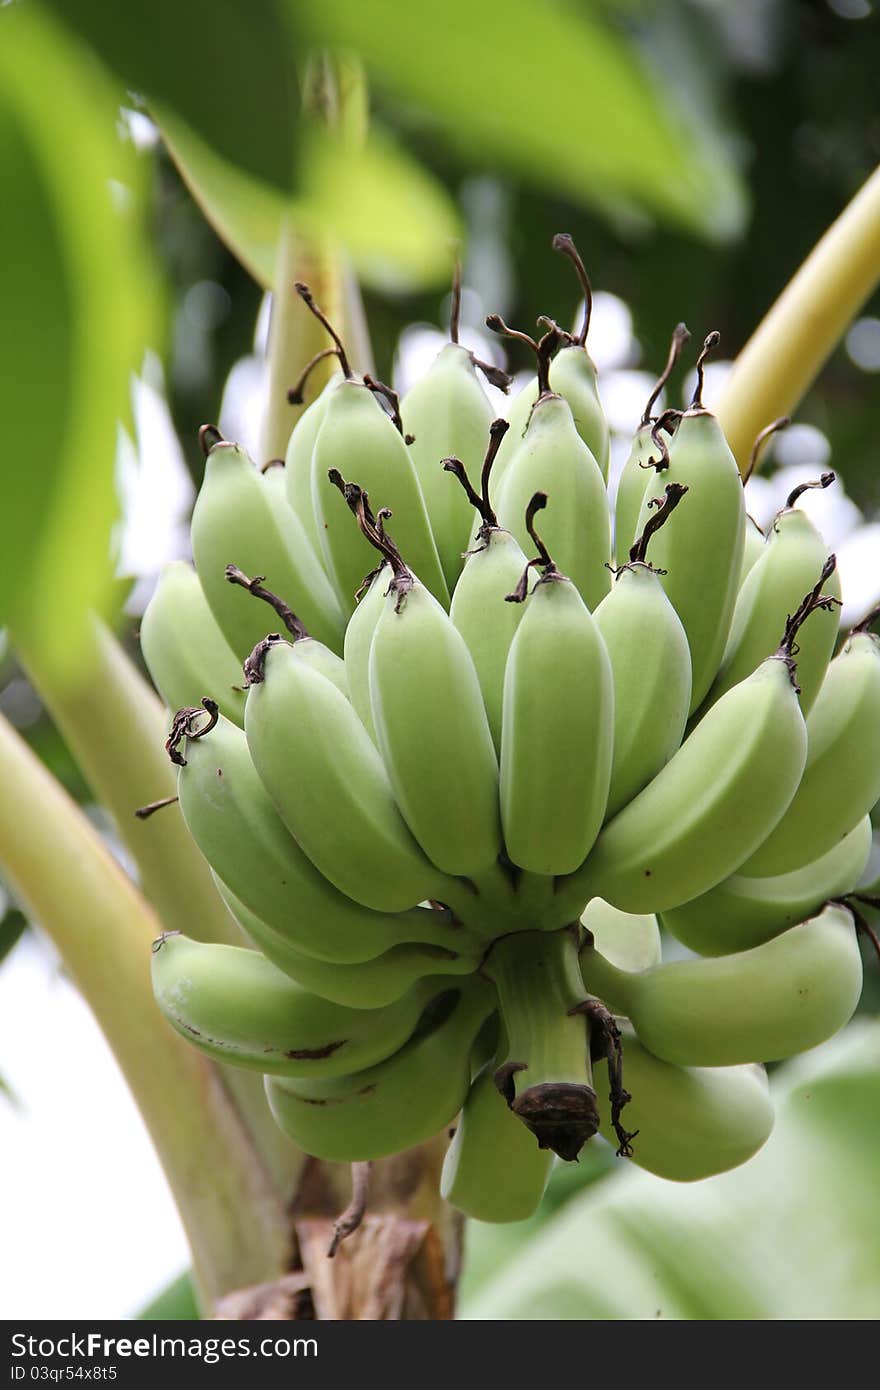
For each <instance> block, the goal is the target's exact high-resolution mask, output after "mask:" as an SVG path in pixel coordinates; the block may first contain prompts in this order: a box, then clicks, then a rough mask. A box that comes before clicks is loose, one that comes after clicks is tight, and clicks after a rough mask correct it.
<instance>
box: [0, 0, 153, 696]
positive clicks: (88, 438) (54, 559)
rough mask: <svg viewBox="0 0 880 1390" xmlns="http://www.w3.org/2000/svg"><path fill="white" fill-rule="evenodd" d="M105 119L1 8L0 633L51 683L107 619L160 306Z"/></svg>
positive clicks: (76, 80) (118, 150)
mask: <svg viewBox="0 0 880 1390" xmlns="http://www.w3.org/2000/svg"><path fill="white" fill-rule="evenodd" d="M47 93H51V99H47ZM117 120H118V114H117V105H116V101H115V97H114V94H113V92H112V91H111V90H110V89H109V88H108V86H107V84H106V82H105V81H104V79H103V78H102V77H101V75H100V73H99V72H98V71H97V69H96V66H95V64H94V61H93V60H92V59H91V58H90V57H89V55H88V54H85V53H84V52H83V50H82V49H81V48H80V46H79V45H78V44H76V43H74V42H73V41H71V40H70V39H69V38H68V37H67V36H66V34H65V33H64V32H63V31H62V30H61V29H60V27H59V26H58V25H57V24H56V23H55V21H54V20H51V19H50V18H49V17H48V16H47V15H46V14H45V13H44V12H42V11H40V10H38V9H35V8H33V7H30V6H28V7H19V6H10V7H7V8H4V9H3V10H2V11H0V166H2V168H3V171H4V189H3V192H4V199H3V202H4V217H3V223H2V232H0V238H2V245H0V304H2V306H3V333H2V335H0V382H2V385H3V393H4V406H3V436H4V438H3V443H4V452H3V475H4V476H3V506H2V508H0V553H2V554H3V566H2V571H0V621H8V622H9V625H10V627H11V628H12V630H13V633H14V632H15V630H16V629H21V628H26V629H27V630H28V632H29V634H30V636H31V639H32V641H33V642H34V643H35V644H36V645H37V646H38V647H40V648H43V649H45V650H46V651H47V653H48V654H49V656H50V658H51V661H52V663H53V664H55V665H56V666H57V668H58V669H59V670H63V671H70V670H72V669H74V668H76V666H77V664H78V647H79V643H80V639H81V636H82V632H83V623H84V622H85V615H86V610H87V609H89V608H92V607H94V608H99V609H100V608H107V607H109V603H110V594H111V573H110V564H109V543H110V534H111V527H112V525H113V522H114V520H115V517H116V510H117V507H116V499H115V496H114V489H113V466H114V458H115V452H116V437H117V428H118V420H119V419H120V417H122V416H125V415H126V414H127V411H128V393H129V379H130V373H131V371H132V370H133V368H134V367H135V365H136V363H137V361H138V359H139V356H140V354H141V353H142V352H143V348H144V344H145V342H147V341H149V339H150V336H151V334H153V333H154V332H155V330H156V328H157V320H156V306H157V304H158V303H159V302H160V299H161V296H160V295H159V294H158V293H157V286H156V284H155V282H154V280H153V276H152V273H151V269H150V262H149V260H148V255H147V250H146V239H145V237H144V233H143V228H142V225H141V218H140V198H141V183H142V178H143V172H144V171H143V169H142V167H141V166H140V164H139V162H138V160H137V158H136V156H135V154H134V151H133V149H132V148H131V146H128V147H126V146H123V144H122V142H121V140H120V139H119V136H118V133H117Z"/></svg>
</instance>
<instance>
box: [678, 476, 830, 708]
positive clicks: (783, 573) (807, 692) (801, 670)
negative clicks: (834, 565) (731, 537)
mask: <svg viewBox="0 0 880 1390" xmlns="http://www.w3.org/2000/svg"><path fill="white" fill-rule="evenodd" d="M833 482H834V474H833V473H824V474H823V475H822V478H821V480H820V482H819V483H817V484H815V486H817V487H828V486H829V484H830V483H833ZM809 486H812V485H811V484H803V485H802V486H801V487H799V488H795V490H794V492H793V493H792V494H791V496H790V497H789V499H788V502H787V503H786V506H785V507H784V509H783V510H782V511H781V512H780V513H779V514H778V516H777V517H776V518H775V519H774V521H773V525H772V527H771V528H770V533H769V535H768V537H767V541H766V544H765V546H764V552H763V554H762V555H761V558H760V559H759V560H758V561H757V562H756V563H755V565H754V566H753V567H752V569H751V571H750V573H749V574H748V575H747V577H746V579H745V581H744V582H743V585H742V588H741V589H740V591H739V596H738V598H737V600H736V607H735V609H734V613H733V622H732V624H731V628H730V635H729V637H728V639H727V646H726V647H725V650H724V655H723V657H722V659H721V665H720V666H719V668H718V674H717V675H716V677H715V680H714V681H713V683H712V686H711V689H710V690H709V693H708V695H707V696H706V700H705V702H704V704H703V706H702V707H701V708H702V709H707V708H708V707H710V706H711V705H712V704H714V702H715V701H716V700H717V699H718V697H719V696H720V695H723V694H724V692H725V690H729V689H730V688H731V686H733V685H737V684H738V683H739V682H740V681H741V680H744V679H745V677H746V676H747V675H749V674H750V672H752V671H754V669H755V667H756V666H757V665H758V663H759V662H761V661H763V659H764V657H765V656H769V655H770V653H771V652H772V651H773V650H774V649H775V647H776V643H777V641H778V640H779V632H780V629H781V628H782V627H783V625H784V623H785V619H786V616H787V615H788V614H789V613H793V612H794V610H795V608H796V607H797V605H798V603H799V602H800V600H801V597H802V596H803V595H804V594H805V593H806V592H807V590H808V589H810V588H812V586H813V585H814V584H815V583H816V580H817V579H818V577H819V574H820V573H821V570H822V566H823V565H824V564H825V561H826V560H827V559H828V551H827V548H826V545H825V542H824V540H823V539H822V537H821V535H820V534H819V532H818V531H817V529H816V527H815V526H814V525H813V523H812V522H811V521H810V518H809V517H808V516H807V515H806V514H805V513H804V512H802V511H798V510H796V508H795V502H796V501H797V499H798V496H799V495H800V494H801V493H802V492H803V491H804V488H805V487H809ZM827 589H828V592H829V593H830V594H831V595H832V596H833V597H835V598H837V599H838V600H839V599H840V578H839V576H838V575H837V573H836V572H835V573H834V574H833V575H832V576H831V577H830V579H829V581H828V586H827ZM837 630H838V622H837V615H836V614H835V612H834V610H833V608H831V609H823V610H819V611H818V612H816V613H814V614H813V615H812V616H811V618H810V620H809V622H808V623H805V624H804V626H803V628H802V629H801V632H800V635H799V637H798V685H799V686H800V687H801V690H800V701H801V709H802V710H803V712H804V715H808V714H809V712H810V710H811V708H812V706H813V704H814V702H815V699H816V696H817V695H818V693H819V687H820V686H821V684H822V681H823V678H824V676H825V672H826V671H827V669H828V663H829V661H830V660H831V654H832V652H833V650H834V642H835V639H836V637H837Z"/></svg>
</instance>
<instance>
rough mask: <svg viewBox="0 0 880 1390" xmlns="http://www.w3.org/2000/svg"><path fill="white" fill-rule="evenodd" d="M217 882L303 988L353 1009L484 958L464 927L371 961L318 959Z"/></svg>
mask: <svg viewBox="0 0 880 1390" xmlns="http://www.w3.org/2000/svg"><path fill="white" fill-rule="evenodd" d="M217 886H218V888H219V890H220V893H221V896H222V897H223V899H224V901H225V903H226V906H227V907H228V908H229V910H230V912H231V913H232V915H233V917H234V918H235V919H236V921H237V922H238V924H239V926H240V927H241V928H242V930H243V931H244V932H245V933H246V934H247V936H248V937H249V938H250V939H251V941H252V942H253V943H254V945H255V946H256V947H257V950H259V951H261V952H262V954H263V955H264V956H265V957H266V959H267V960H269V961H271V963H272V964H273V965H274V966H277V968H278V969H279V970H283V971H284V973H285V975H289V976H290V977H291V979H293V980H296V982H297V984H299V985H302V987H303V989H307V990H308V991H309V992H310V993H311V994H317V995H319V996H320V997H321V998H322V999H329V1000H330V1001H331V1003H334V1004H344V1005H346V1006H347V1007H348V1008H352V1009H381V1008H384V1007H385V1005H386V1004H393V1003H394V1002H395V1001H396V1000H398V999H400V998H402V996H403V995H404V994H406V992H407V991H408V990H409V989H411V988H412V986H413V985H414V984H415V983H416V982H417V981H418V980H421V979H424V977H425V976H426V975H437V974H440V973H442V974H443V975H469V974H470V973H471V972H472V971H474V970H476V968H477V966H478V965H479V963H480V955H481V952H480V951H479V949H476V950H475V949H474V946H473V943H472V941H471V939H470V938H469V937H468V934H467V933H466V932H465V931H463V930H461V929H459V930H458V931H457V932H456V931H455V930H450V932H449V936H450V938H451V940H450V947H449V948H444V947H442V946H428V945H416V944H413V943H409V942H408V943H406V944H405V945H399V946H392V947H390V948H389V949H388V950H387V951H385V952H383V954H382V955H381V956H376V957H375V958H374V959H373V960H365V961H360V962H357V963H352V964H347V963H343V962H342V961H340V960H338V959H337V960H334V961H332V962H329V961H326V960H317V959H316V958H315V957H314V956H310V955H306V954H305V953H304V952H302V951H298V950H297V949H296V948H295V947H294V946H292V945H291V944H290V938H289V936H285V935H282V934H281V932H278V931H275V930H274V929H273V928H272V927H270V926H267V924H266V923H265V922H263V921H261V920H260V918H259V917H257V916H255V915H254V913H253V912H251V911H249V909H248V908H246V907H245V905H244V903H242V902H240V901H239V899H238V898H236V897H235V895H234V894H233V893H231V892H230V891H229V889H228V888H227V887H226V885H225V884H223V883H221V882H220V880H219V879H218V880H217ZM459 944H470V945H471V952H470V954H463V953H462V952H461V951H459V950H456V949H455V948H456V947H457V946H459Z"/></svg>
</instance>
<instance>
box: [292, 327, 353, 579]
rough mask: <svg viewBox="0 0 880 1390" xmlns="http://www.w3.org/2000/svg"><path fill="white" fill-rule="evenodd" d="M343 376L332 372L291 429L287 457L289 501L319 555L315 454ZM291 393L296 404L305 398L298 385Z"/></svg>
mask: <svg viewBox="0 0 880 1390" xmlns="http://www.w3.org/2000/svg"><path fill="white" fill-rule="evenodd" d="M327 352H328V353H335V349H334V348H329V349H327ZM309 365H311V364H309ZM342 380H343V377H342V375H341V373H338V374H336V375H335V376H332V377H331V378H330V380H329V381H328V382H327V384H326V386H325V387H324V389H323V390H322V391H321V393H320V394H319V395H318V396H316V397H315V399H314V400H313V401H312V403H311V405H308V406H306V409H305V410H304V411H303V413H302V415H301V416H300V417H299V419H298V420H297V422H296V424H295V425H294V427H293V430H292V431H291V435H290V440H289V442H288V445H287V453H286V454H285V458H284V486H285V492H286V495H287V501H288V503H289V504H290V506H291V507H292V508H293V510H294V511H295V512H296V514H297V516H298V517H299V519H300V521H301V522H302V524H303V526H304V528H305V532H306V535H307V536H308V538H309V541H310V542H311V545H312V549H313V550H314V552H315V554H316V555H320V554H321V537H320V535H319V532H318V523H317V521H316V520H315V509H314V506H313V505H312V454H313V453H314V452H315V440H316V439H317V438H318V430H319V429H320V428H321V425H322V424H323V423H324V416H325V414H326V412H327V402H328V401H329V399H330V396H331V395H332V393H333V392H334V391H335V390H336V387H337V386H338V385H339V383H340V381H342ZM289 394H290V395H292V396H293V403H294V404H299V403H300V401H301V400H302V397H301V395H299V393H298V391H297V389H296V388H294V390H293V391H292V392H291V393H289Z"/></svg>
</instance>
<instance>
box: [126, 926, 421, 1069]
mask: <svg viewBox="0 0 880 1390" xmlns="http://www.w3.org/2000/svg"><path fill="white" fill-rule="evenodd" d="M445 988H447V985H446V982H445V981H444V980H443V979H442V977H439V976H434V977H432V978H430V979H424V980H420V981H418V983H417V984H415V985H413V987H412V989H410V990H409V992H408V993H407V994H406V995H405V996H404V997H403V998H402V999H399V1000H396V1001H395V1002H394V1003H392V1004H388V1005H386V1007H385V1008H382V1009H348V1008H344V1007H343V1006H342V1005H340V1004H331V1003H330V1002H329V1001H328V1000H326V999H320V998H319V997H318V996H317V995H315V994H311V993H310V992H309V991H308V990H307V989H303V988H302V986H301V985H298V984H297V983H296V981H295V980H292V979H291V978H290V977H289V976H288V975H285V974H284V973H283V972H282V971H280V970H278V969H276V967H275V966H274V965H272V964H271V963H270V962H269V961H268V960H266V958H265V956H262V955H261V954H260V953H259V951H251V950H248V949H247V948H246V947H242V946H220V945H214V944H209V943H206V942H203V941H191V940H190V939H189V937H186V936H175V935H173V934H172V935H166V936H161V937H159V939H158V941H156V942H154V944H153V992H154V994H155V997H156V1003H157V1004H158V1005H159V1008H160V1009H161V1011H162V1013H163V1014H164V1015H165V1017H166V1018H167V1019H168V1022H169V1023H170V1024H171V1025H172V1027H174V1028H175V1029H176V1030H177V1032H178V1033H181V1034H182V1035H183V1036H184V1037H185V1038H187V1039H188V1040H189V1041H190V1042H192V1043H194V1044H195V1046H196V1047H198V1048H199V1049H200V1050H201V1051H202V1052H206V1053H207V1054H208V1056H209V1057H215V1058H216V1059H217V1060H218V1061H222V1062H229V1063H231V1064H232V1065H233V1066H236V1067H246V1068H248V1069H249V1070H251V1071H261V1072H266V1073H267V1074H270V1075H276V1076H291V1077H312V1076H314V1077H331V1076H343V1075H345V1074H347V1073H348V1072H351V1071H357V1070H360V1069H361V1068H362V1067H369V1066H372V1065H373V1064H374V1063H376V1062H379V1061H381V1060H383V1059H384V1058H385V1057H390V1056H391V1055H392V1053H394V1052H396V1051H397V1049H398V1048H399V1047H402V1046H403V1044H404V1043H405V1042H406V1040H407V1039H408V1038H409V1037H410V1035H411V1034H412V1032H413V1030H414V1028H415V1027H416V1025H417V1024H418V1021H419V1019H420V1018H421V1016H422V1013H423V1012H424V1010H425V1008H426V1007H427V1006H428V1004H429V1003H430V1001H431V1000H432V999H433V998H435V997H436V996H437V995H438V994H440V993H441V991H442V990H443V989H445Z"/></svg>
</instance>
